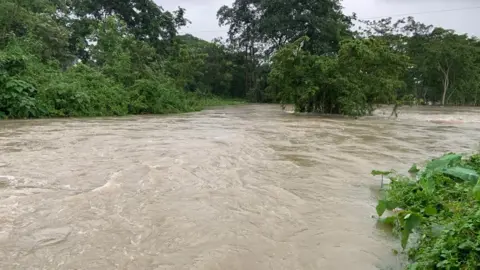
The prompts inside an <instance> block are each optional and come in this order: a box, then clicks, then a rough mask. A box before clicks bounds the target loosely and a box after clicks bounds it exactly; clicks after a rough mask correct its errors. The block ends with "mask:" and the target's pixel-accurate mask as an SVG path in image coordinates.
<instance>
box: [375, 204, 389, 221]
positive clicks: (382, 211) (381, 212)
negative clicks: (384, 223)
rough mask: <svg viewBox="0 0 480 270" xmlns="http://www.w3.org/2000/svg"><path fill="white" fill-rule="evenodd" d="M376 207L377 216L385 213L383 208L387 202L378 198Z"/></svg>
mask: <svg viewBox="0 0 480 270" xmlns="http://www.w3.org/2000/svg"><path fill="white" fill-rule="evenodd" d="M376 209H377V214H378V216H379V217H381V216H382V215H383V213H385V210H387V202H386V201H384V200H379V201H378V204H377V207H376Z"/></svg>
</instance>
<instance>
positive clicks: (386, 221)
mask: <svg viewBox="0 0 480 270" xmlns="http://www.w3.org/2000/svg"><path fill="white" fill-rule="evenodd" d="M395 220H397V217H396V216H389V217H385V218H380V219H379V220H378V221H379V222H380V223H383V224H386V225H390V226H393V225H394V224H395Z"/></svg>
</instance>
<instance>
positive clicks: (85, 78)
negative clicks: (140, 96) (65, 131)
mask: <svg viewBox="0 0 480 270" xmlns="http://www.w3.org/2000/svg"><path fill="white" fill-rule="evenodd" d="M56 75H57V80H54V81H50V82H49V83H48V84H46V85H45V86H44V89H43V91H42V93H41V99H42V102H44V103H45V104H47V108H48V109H49V112H50V115H52V116H108V115H125V114H127V113H128V99H126V98H125V97H126V96H127V92H126V91H125V90H123V87H121V86H120V85H119V84H116V83H115V82H114V81H112V80H111V79H109V78H107V77H106V76H105V75H103V74H102V73H100V72H99V71H97V70H95V69H93V68H91V67H88V66H86V65H83V64H78V65H77V66H75V67H72V68H70V69H69V70H67V71H66V72H59V73H58V74H56Z"/></svg>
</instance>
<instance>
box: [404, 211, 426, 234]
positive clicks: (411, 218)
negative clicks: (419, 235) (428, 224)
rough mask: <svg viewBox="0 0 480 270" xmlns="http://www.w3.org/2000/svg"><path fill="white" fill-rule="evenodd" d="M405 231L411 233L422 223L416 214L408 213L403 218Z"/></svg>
mask: <svg viewBox="0 0 480 270" xmlns="http://www.w3.org/2000/svg"><path fill="white" fill-rule="evenodd" d="M404 219H405V229H406V230H408V231H409V232H411V231H412V230H413V229H415V228H416V227H418V226H419V225H420V224H421V222H422V217H421V216H420V215H419V214H417V213H409V214H407V215H406V216H405V218H404Z"/></svg>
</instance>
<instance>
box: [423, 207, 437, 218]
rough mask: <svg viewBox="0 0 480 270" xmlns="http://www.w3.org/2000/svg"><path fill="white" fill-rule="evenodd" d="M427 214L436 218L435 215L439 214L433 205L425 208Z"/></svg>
mask: <svg viewBox="0 0 480 270" xmlns="http://www.w3.org/2000/svg"><path fill="white" fill-rule="evenodd" d="M425 214H427V215H429V216H434V215H436V214H437V208H435V207H434V206H432V205H429V206H427V207H426V208H425Z"/></svg>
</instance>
